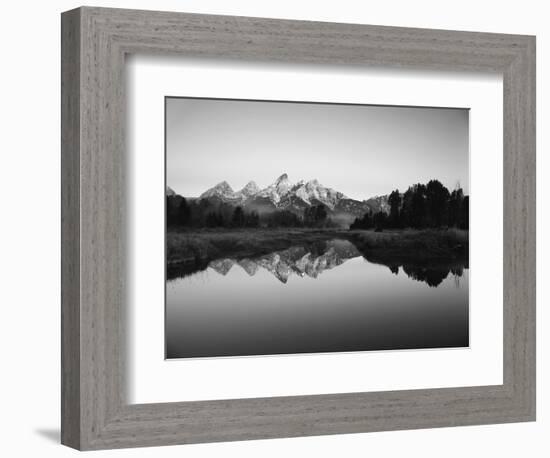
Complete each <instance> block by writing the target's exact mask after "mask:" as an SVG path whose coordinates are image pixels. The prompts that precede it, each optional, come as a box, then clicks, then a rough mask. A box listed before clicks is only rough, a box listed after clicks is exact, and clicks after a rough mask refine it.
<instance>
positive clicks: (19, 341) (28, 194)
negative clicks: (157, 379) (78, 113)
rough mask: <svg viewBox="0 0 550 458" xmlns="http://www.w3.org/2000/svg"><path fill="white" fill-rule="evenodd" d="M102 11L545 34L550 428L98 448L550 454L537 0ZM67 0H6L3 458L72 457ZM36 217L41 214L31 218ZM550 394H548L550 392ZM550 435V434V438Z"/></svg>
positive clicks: (0, 251)
mask: <svg viewBox="0 0 550 458" xmlns="http://www.w3.org/2000/svg"><path fill="white" fill-rule="evenodd" d="M93 4H95V5H97V6H111V7H124V8H140V9H159V10H172V11H188V12H196V13H213V14H228V15H244V16H263V17H272V18H287V19H310V20H321V21H336V22H356V23H367V24H380V25H399V26H412V27H429V28H443V29H458V30H471V31H487V32H503V33H520V34H535V35H537V48H538V61H537V81H538V96H537V105H538V110H537V112H538V113H537V115H538V122H537V125H538V128H537V130H538V133H537V139H538V186H537V187H538V218H537V219H538V236H539V237H538V253H539V254H538V306H539V308H538V317H537V319H538V326H537V327H538V368H539V369H538V387H539V389H538V421H537V422H536V423H524V424H510V425H494V426H474V427H461V428H444V429H435V430H419V431H404V432H391V433H372V434H355V435H344V436H328V437H327V436H325V437H315V438H298V439H278V440H263V441H248V442H236V443H222V444H206V445H193V446H183V447H182V446H180V447H165V448H155V449H139V450H120V451H106V452H98V456H143V457H145V456H155V457H156V456H181V455H182V454H185V456H187V457H213V456H220V455H223V456H226V457H232V456H235V457H237V456H238V457H256V456H273V457H275V456H277V457H279V456H310V455H311V456H334V455H340V456H343V455H345V456H365V455H367V454H368V455H371V456H385V457H403V456H405V457H407V458H410V457H422V458H427V457H438V458H439V457H441V456H445V457H460V458H463V457H464V456H468V455H471V456H499V457H517V456H529V457H542V456H549V453H550V443H549V440H548V433H549V432H550V419H549V415H550V398H549V396H548V388H547V386H548V383H549V382H548V376H549V370H550V358H549V357H548V353H549V352H548V350H547V348H548V347H549V346H550V338H549V335H550V333H549V331H548V330H549V329H550V314H549V313H548V311H547V310H545V307H544V305H545V304H548V303H549V301H550V297H549V294H548V287H547V286H546V285H544V282H545V279H547V278H548V273H549V272H548V268H547V265H545V264H546V263H545V262H544V259H543V258H544V254H546V253H547V251H548V240H547V239H546V240H545V239H544V238H543V237H542V235H543V233H544V232H547V231H548V214H547V212H546V213H544V212H543V207H545V205H544V204H545V201H547V197H548V193H549V187H550V185H549V182H548V181H546V182H544V181H543V177H544V176H545V175H548V173H549V172H550V170H549V167H548V163H549V161H548V157H545V154H544V152H545V151H547V150H548V146H549V145H548V136H547V135H545V132H544V131H543V130H544V126H548V124H549V122H550V116H549V112H548V110H549V99H548V87H547V85H545V80H546V81H548V78H549V66H550V54H549V51H548V49H549V47H550V27H549V26H550V21H549V20H548V14H547V13H546V11H545V2H542V1H540V0H539V1H534V0H523V1H521V2H518V1H514V2H512V1H504V0H501V1H484V2H482V1H480V0H461V1H460V2H442V1H427V0H415V1H407V0H401V1H376V2H367V1H360V0H338V1H331V2H329V1H319V0H317V1H314V0H302V1H300V0H266V1H253V0H231V1H227V0H226V1H223V0H200V1H199V0H188V1H169V0H158V1H147V0H127V1H126V0H125V1H119V2H115V1H100V0H96V1H95V2H93ZM76 6H79V4H78V3H76V2H73V1H68V0H67V1H66V0H56V1H52V2H39V1H19V2H15V1H13V2H4V4H3V5H2V16H1V19H2V21H1V25H0V35H1V40H0V43H1V46H2V53H1V57H2V66H1V69H0V81H1V84H0V91H1V96H0V116H1V117H0V126H1V129H0V154H1V156H0V157H1V161H2V162H1V168H0V196H1V200H0V202H1V207H2V220H1V223H0V231H1V234H0V269H1V271H0V278H1V279H2V281H1V282H0V297H1V300H0V310H1V312H2V319H1V320H0V339H1V345H0V348H1V351H2V372H1V373H0V422H1V423H2V424H1V431H2V437H1V440H0V453H1V454H2V455H3V456H7V457H11V456H35V455H40V456H42V457H46V456H70V455H75V454H76V453H77V452H75V451H73V450H70V449H68V448H65V447H62V446H60V445H58V440H59V421H60V412H59V404H60V401H59V385H60V381H59V372H60V362H59V359H60V346H59V342H60V328H59V315H60V305H59V302H60V299H59V297H60V273H59V272H60V260H59V252H60V242H59V238H60V236H59V233H60V223H59V219H60V210H59V206H60V204H59V200H60V199H59V193H60V186H59V182H60V175H59V168H60V160H59V138H60V133H59V122H60V110H59V105H60V103H59V99H60V94H59V91H60V89H59V87H60V82H59V81H60V78H59V76H60V75H59V54H60V49H59V48H60V44H59V35H60V32H59V29H60V17H59V15H60V13H61V11H64V10H68V9H71V8H74V7H76ZM545 13H546V17H545ZM30 210H32V211H30ZM545 385H546V386H545ZM545 433H546V434H545Z"/></svg>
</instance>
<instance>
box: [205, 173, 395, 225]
mask: <svg viewBox="0 0 550 458" xmlns="http://www.w3.org/2000/svg"><path fill="white" fill-rule="evenodd" d="M202 199H207V200H213V201H216V202H223V203H228V204H231V205H240V206H242V207H243V208H245V209H247V210H249V211H256V212H258V213H260V214H265V213H270V212H273V211H275V210H288V211H291V212H293V213H296V214H298V215H303V212H304V210H305V209H306V208H308V207H310V206H312V205H319V204H323V205H325V206H326V207H327V209H328V210H329V213H330V214H331V216H332V217H333V218H335V219H336V220H337V221H338V220H339V221H341V222H342V223H343V224H348V223H349V222H350V221H352V220H353V219H354V218H356V217H358V216H359V217H360V216H363V215H364V214H365V213H367V212H368V211H372V212H373V213H376V212H378V211H384V212H386V213H387V212H389V205H388V196H377V197H373V198H370V199H368V200H363V201H360V200H355V199H351V198H349V197H347V196H346V195H345V194H343V193H342V192H339V191H336V190H334V189H332V188H329V187H326V186H323V185H322V184H321V183H319V181H318V180H316V179H313V180H309V181H305V180H300V181H298V182H296V183H292V182H290V180H289V178H288V175H287V174H286V173H283V174H282V175H281V176H279V177H278V178H277V179H276V180H275V181H274V182H273V183H272V184H270V185H269V186H267V187H265V188H263V189H260V188H259V187H258V185H257V184H256V183H255V182H254V181H250V182H248V183H247V185H246V186H245V187H244V188H242V189H241V190H239V191H234V190H233V188H232V187H231V186H230V185H229V183H227V181H222V182H220V183H218V184H217V185H215V186H213V187H212V188H210V189H208V190H207V191H205V192H204V193H202V194H201V195H200V196H199V200H202Z"/></svg>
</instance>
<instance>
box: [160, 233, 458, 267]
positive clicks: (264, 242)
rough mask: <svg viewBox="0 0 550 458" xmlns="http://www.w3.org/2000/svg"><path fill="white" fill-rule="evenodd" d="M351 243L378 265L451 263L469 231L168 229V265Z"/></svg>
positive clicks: (205, 262)
mask: <svg viewBox="0 0 550 458" xmlns="http://www.w3.org/2000/svg"><path fill="white" fill-rule="evenodd" d="M335 238H337V239H344V240H349V241H350V242H352V243H353V244H354V245H356V247H357V248H358V249H359V251H361V253H362V254H363V256H365V258H366V259H367V260H372V262H377V263H382V264H387V265H389V264H393V263H396V264H399V263H406V262H415V263H429V262H450V261H453V260H456V259H462V260H464V259H466V261H467V257H468V231H466V230H460V229H454V228H451V229H422V230H414V229H402V230H386V231H384V232H374V231H372V230H338V229H302V228H298V229H295V228H289V229H262V228H258V229H246V230H243V229H224V230H220V229H205V230H200V231H196V230H194V231H193V230H181V231H168V233H167V235H166V253H167V264H168V266H170V265H172V266H173V265H178V264H179V265H186V264H187V265H189V266H193V265H195V266H203V265H205V264H207V263H208V262H210V261H212V260H215V259H219V258H222V257H231V258H236V259H241V258H245V257H253V256H260V255H263V254H268V253H271V252H273V251H279V250H284V249H287V248H289V247H291V246H293V245H302V246H306V247H307V246H312V245H314V244H316V243H320V242H325V241H328V240H331V239H335Z"/></svg>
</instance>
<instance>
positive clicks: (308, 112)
mask: <svg viewBox="0 0 550 458" xmlns="http://www.w3.org/2000/svg"><path fill="white" fill-rule="evenodd" d="M468 151H469V138H468V111H467V110H464V109H443V108H408V107H386V106H367V105H339V104H311V103H292V102H290V103H286V102H263V101H235V100H213V99H188V98H167V99H166V182H167V185H168V186H170V187H171V188H172V189H174V190H175V191H176V192H177V193H178V194H181V195H184V196H188V197H196V196H199V195H200V194H202V193H203V192H204V191H205V190H206V189H208V188H210V187H212V186H214V185H215V184H217V183H219V182H220V181H223V180H225V181H227V182H228V183H229V184H230V185H231V186H232V187H233V189H234V190H235V191H237V190H239V189H240V188H242V187H243V186H244V185H245V184H246V183H247V182H248V181H250V180H254V181H256V183H257V184H258V186H260V188H263V187H265V186H267V185H269V184H270V183H272V182H273V181H274V180H275V179H276V178H277V177H278V176H279V175H281V174H283V173H287V174H288V176H289V179H290V180H291V181H292V182H296V181H298V180H306V181H307V180H310V179H314V178H317V179H318V180H319V181H320V183H322V184H323V185H325V186H328V187H331V188H334V189H336V190H337V191H341V192H343V193H344V194H346V195H347V196H348V197H351V198H354V199H358V200H363V199H367V198H369V197H372V196H375V195H382V194H388V193H389V192H391V191H392V190H393V189H396V188H397V189H399V190H400V191H401V192H404V191H405V190H406V189H407V187H408V186H409V185H411V184H413V183H418V182H421V183H425V182H427V181H429V180H430V179H432V178H436V179H439V180H440V181H441V182H442V183H443V184H444V185H445V186H447V187H448V188H449V189H450V190H452V189H454V188H455V186H456V184H457V183H460V185H461V186H462V188H463V189H464V191H465V193H466V194H468V193H469V179H468V177H469V159H468V155H469V153H468Z"/></svg>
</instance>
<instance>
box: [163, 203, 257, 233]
mask: <svg viewBox="0 0 550 458" xmlns="http://www.w3.org/2000/svg"><path fill="white" fill-rule="evenodd" d="M166 224H167V225H168V226H169V227H174V226H177V227H226V228H229V227H258V226H259V225H260V215H259V214H258V213H257V212H255V211H252V212H245V211H244V210H243V208H242V207H240V206H239V207H233V206H232V205H229V204H224V203H221V204H220V205H213V204H211V203H210V202H208V201H207V200H200V201H192V202H189V201H188V200H187V199H186V198H185V197H182V196H167V197H166Z"/></svg>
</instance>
